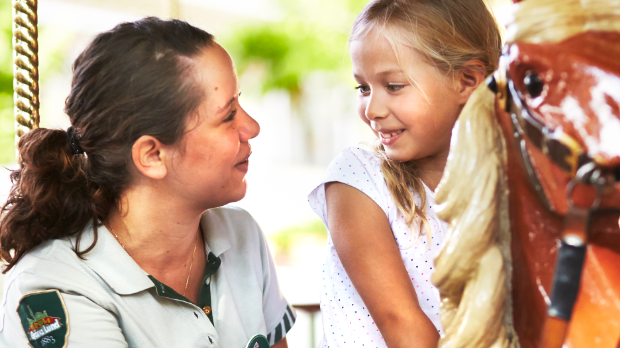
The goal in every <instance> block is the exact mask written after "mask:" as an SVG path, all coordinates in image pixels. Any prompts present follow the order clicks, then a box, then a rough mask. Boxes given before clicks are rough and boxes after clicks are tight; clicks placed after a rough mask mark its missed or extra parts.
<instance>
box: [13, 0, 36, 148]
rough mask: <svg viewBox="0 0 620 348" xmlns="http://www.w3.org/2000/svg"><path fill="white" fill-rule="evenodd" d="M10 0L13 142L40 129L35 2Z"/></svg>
mask: <svg viewBox="0 0 620 348" xmlns="http://www.w3.org/2000/svg"><path fill="white" fill-rule="evenodd" d="M12 1H13V92H14V93H13V101H14V103H15V109H14V112H15V141H16V142H17V141H19V138H20V137H21V136H22V135H24V134H25V133H26V132H28V131H30V130H31V129H33V128H37V127H39V44H38V37H39V33H38V28H37V26H38V19H37V1H38V0H12Z"/></svg>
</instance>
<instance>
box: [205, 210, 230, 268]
mask: <svg viewBox="0 0 620 348" xmlns="http://www.w3.org/2000/svg"><path fill="white" fill-rule="evenodd" d="M218 212H219V208H214V209H210V210H207V211H205V212H204V214H202V218H201V220H200V227H202V231H203V233H204V240H205V248H206V250H207V254H208V253H209V251H210V252H212V253H213V254H214V255H215V256H217V257H219V256H220V255H222V254H223V253H224V252H225V251H226V250H228V249H230V240H229V238H230V236H231V233H230V232H228V230H229V228H230V226H227V225H228V224H226V223H225V222H224V221H223V220H222V218H221V217H220V214H218Z"/></svg>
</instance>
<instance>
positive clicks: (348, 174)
mask: <svg viewBox="0 0 620 348" xmlns="http://www.w3.org/2000/svg"><path fill="white" fill-rule="evenodd" d="M329 182H341V183H343V184H347V185H349V186H351V187H354V188H356V189H358V190H360V191H362V192H363V193H365V194H366V195H367V196H368V197H370V198H371V199H372V200H373V201H374V202H375V203H377V205H378V206H379V207H380V208H381V209H382V210H383V211H384V212H385V214H386V215H388V216H389V211H390V206H389V204H388V203H387V202H388V199H386V198H388V196H389V193H388V192H387V186H386V183H385V180H384V179H383V174H381V166H380V161H379V159H378V158H377V157H376V156H375V155H374V154H373V153H372V152H370V151H366V150H364V149H361V148H358V147H350V148H348V149H345V150H343V151H342V152H340V154H339V155H338V156H337V157H336V158H334V160H333V161H332V162H331V163H330V164H329V166H328V167H327V173H326V174H325V177H324V179H323V182H322V183H321V184H320V185H319V186H317V187H316V188H315V189H314V190H313V191H312V192H310V194H309V195H308V203H309V204H310V207H311V208H312V210H313V211H314V212H315V213H316V214H317V215H318V216H319V218H320V219H321V220H322V221H323V223H324V224H325V226H326V227H327V229H328V230H329V226H328V224H327V204H326V202H325V184H326V183H329Z"/></svg>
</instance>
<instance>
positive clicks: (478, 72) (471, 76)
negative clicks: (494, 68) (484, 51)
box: [456, 59, 486, 105]
mask: <svg viewBox="0 0 620 348" xmlns="http://www.w3.org/2000/svg"><path fill="white" fill-rule="evenodd" d="M485 75H486V66H485V65H484V63H483V62H481V61H479V60H478V59H472V60H470V61H468V62H467V63H465V65H463V67H462V68H461V69H460V70H459V72H458V75H457V81H456V82H457V88H458V92H459V104H461V105H464V104H465V103H466V102H467V99H469V96H470V95H471V94H472V93H473V92H474V90H475V89H476V87H478V85H479V84H480V83H482V82H483V81H484V78H485Z"/></svg>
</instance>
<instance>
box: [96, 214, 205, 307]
mask: <svg viewBox="0 0 620 348" xmlns="http://www.w3.org/2000/svg"><path fill="white" fill-rule="evenodd" d="M108 227H110V232H112V234H113V235H114V237H116V241H117V242H118V244H120V245H121V246H122V247H123V250H125V251H127V249H125V246H124V245H123V243H121V240H120V239H119V238H118V236H117V235H116V232H114V229H113V228H112V225H111V224H110V221H109V220H108ZM197 245H198V232H196V241H195V242H194V251H193V252H192V260H191V261H190V263H189V273H187V280H186V281H185V289H183V296H184V297H185V293H186V292H187V285H189V278H190V277H191V275H192V266H194V255H196V246H197Z"/></svg>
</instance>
